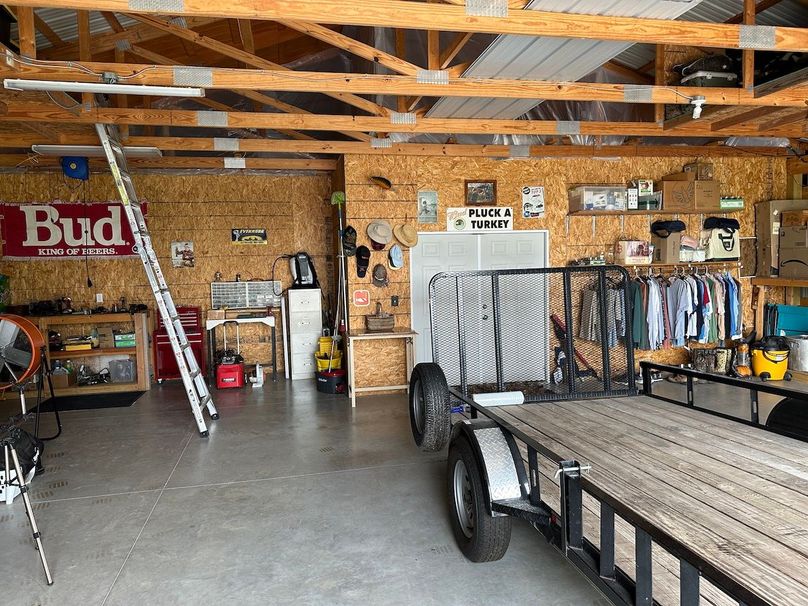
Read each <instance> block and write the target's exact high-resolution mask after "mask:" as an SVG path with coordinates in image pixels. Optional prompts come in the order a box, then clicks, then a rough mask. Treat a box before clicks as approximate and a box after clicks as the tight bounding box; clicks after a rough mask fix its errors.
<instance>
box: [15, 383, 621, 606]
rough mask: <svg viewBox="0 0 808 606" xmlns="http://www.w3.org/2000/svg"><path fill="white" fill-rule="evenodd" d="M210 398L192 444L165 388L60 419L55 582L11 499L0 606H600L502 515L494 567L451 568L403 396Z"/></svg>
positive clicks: (50, 536) (447, 539) (524, 528)
mask: <svg viewBox="0 0 808 606" xmlns="http://www.w3.org/2000/svg"><path fill="white" fill-rule="evenodd" d="M215 396H216V398H217V405H218V407H219V410H220V413H221V419H220V420H219V421H218V422H216V423H214V424H213V425H212V427H211V435H210V437H209V438H208V439H202V438H199V437H198V435H197V433H196V427H195V425H194V423H193V421H192V417H191V414H190V411H189V410H188V407H187V404H186V403H185V399H184V395H183V392H182V390H181V389H180V388H179V386H178V385H176V384H175V385H164V386H161V387H155V388H154V389H152V390H151V391H150V392H149V393H148V394H147V395H145V396H144V397H143V398H141V399H140V400H139V401H138V402H137V403H136V404H135V405H134V406H133V407H131V408H117V409H106V410H93V411H77V412H70V413H64V414H63V422H64V433H63V435H62V436H61V437H60V438H59V439H57V440H55V441H53V442H49V443H48V445H47V447H46V451H45V465H46V467H47V471H46V473H45V475H42V476H40V477H37V478H36V479H35V481H34V484H33V486H32V496H33V500H34V502H35V513H36V516H37V521H38V522H39V524H40V527H41V529H42V532H43V536H44V541H45V548H46V553H47V555H48V558H49V560H50V564H51V569H52V571H53V575H54V578H55V584H54V585H53V586H52V587H47V586H46V585H45V583H44V576H43V574H42V570H41V569H40V566H39V562H38V558H37V555H36V552H35V551H34V550H33V548H32V547H31V538H30V531H29V529H28V526H27V522H26V518H25V514H24V511H23V507H22V502H21V501H20V500H19V499H17V500H16V501H15V503H14V504H13V505H12V506H9V507H6V506H5V505H0V578H2V579H4V581H5V583H4V585H5V588H4V590H3V592H2V603H3V604H4V605H6V604H13V605H18V604H19V605H24V606H30V605H45V604H54V605H55V604H58V605H72V604H77V605H78V604H80V605H90V604H109V605H112V604H127V605H128V604H137V605H139V606H145V605H149V606H151V605H155V604H171V605H174V604H200V603H203V602H204V603H211V604H225V603H226V604H239V605H247V604H261V605H266V604H317V605H330V604H363V605H366V604H374V605H375V604H419V605H424V604H436V605H443V604H463V605H473V604H541V605H542V606H596V605H597V606H601V605H605V604H606V601H605V599H604V598H603V597H601V596H600V594H599V593H598V592H596V591H595V590H594V589H593V588H592V586H590V585H589V584H588V582H587V581H586V580H585V579H584V577H583V576H582V575H580V574H579V573H578V572H577V571H576V570H575V569H574V568H573V567H572V566H571V565H569V564H568V563H567V562H566V560H564V559H563V558H562V557H561V556H560V555H559V554H558V553H557V552H556V551H555V550H554V549H552V548H551V547H549V546H548V545H547V544H546V542H545V541H544V539H543V538H542V537H541V536H540V535H539V534H538V533H537V532H536V531H534V530H533V529H532V528H531V527H530V526H529V525H528V524H526V523H524V522H520V521H518V520H515V521H514V532H513V538H512V541H511V546H510V549H509V551H508V553H507V555H506V556H505V558H504V559H503V560H501V561H500V562H496V563H492V564H471V563H470V562H468V561H467V560H465V559H464V558H463V556H462V555H461V554H460V552H459V551H458V549H457V547H456V546H455V543H454V539H453V537H452V534H451V529H450V527H449V522H448V514H447V508H446V489H445V486H444V483H445V459H446V453H445V452H444V453H440V454H435V455H426V454H423V453H421V452H420V451H419V450H418V449H417V448H416V447H415V446H414V444H413V443H412V438H411V435H410V428H409V420H408V416H407V407H406V399H405V397H404V396H378V397H369V398H361V399H360V400H359V401H358V406H357V408H356V410H355V411H352V410H351V408H350V405H349V403H348V400H347V399H346V398H344V397H336V396H324V395H322V394H318V393H317V392H316V390H315V389H314V385H313V383H309V382H295V383H294V384H291V383H283V382H281V383H279V384H276V385H273V384H271V383H268V384H266V386H265V388H264V389H263V390H262V391H260V390H251V389H249V388H248V389H246V390H241V391H229V392H219V393H216V394H215ZM48 416H50V415H48ZM51 429H52V423H51V421H50V419H49V420H48V422H47V423H46V424H45V427H44V433H46V434H47V433H48V432H49V431H51Z"/></svg>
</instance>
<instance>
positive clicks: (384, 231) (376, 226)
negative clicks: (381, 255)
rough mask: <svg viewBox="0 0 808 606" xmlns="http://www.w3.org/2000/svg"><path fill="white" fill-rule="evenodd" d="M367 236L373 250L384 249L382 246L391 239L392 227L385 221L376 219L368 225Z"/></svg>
mask: <svg viewBox="0 0 808 606" xmlns="http://www.w3.org/2000/svg"><path fill="white" fill-rule="evenodd" d="M368 237H369V238H370V240H371V245H372V246H373V250H384V247H385V246H387V245H388V244H389V243H390V240H392V239H393V229H392V228H391V227H390V224H389V223H388V222H387V221H384V220H382V219H376V220H375V221H371V222H370V225H368Z"/></svg>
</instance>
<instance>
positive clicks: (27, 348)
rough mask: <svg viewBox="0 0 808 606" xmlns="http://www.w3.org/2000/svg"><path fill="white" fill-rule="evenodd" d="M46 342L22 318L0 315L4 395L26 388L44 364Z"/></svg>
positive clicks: (0, 371)
mask: <svg viewBox="0 0 808 606" xmlns="http://www.w3.org/2000/svg"><path fill="white" fill-rule="evenodd" d="M44 346H45V338H44V337H43V336H42V333H41V332H40V331H39V329H38V328H37V327H36V325H35V324H34V323H33V322H31V321H30V320H27V319H25V318H22V317H20V316H13V315H11V314H0V391H4V390H6V389H8V388H9V387H13V386H15V385H22V384H23V383H24V382H25V381H27V380H28V379H29V378H31V376H33V375H34V374H35V373H36V371H37V370H39V366H40V364H42V348H43V347H44Z"/></svg>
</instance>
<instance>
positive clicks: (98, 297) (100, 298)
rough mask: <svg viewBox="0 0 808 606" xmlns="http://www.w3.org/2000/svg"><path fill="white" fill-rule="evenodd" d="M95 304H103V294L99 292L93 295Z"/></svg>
mask: <svg viewBox="0 0 808 606" xmlns="http://www.w3.org/2000/svg"><path fill="white" fill-rule="evenodd" d="M95 302H96V303H103V302H104V293H101V292H97V293H95Z"/></svg>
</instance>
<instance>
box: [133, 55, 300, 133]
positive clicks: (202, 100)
mask: <svg viewBox="0 0 808 606" xmlns="http://www.w3.org/2000/svg"><path fill="white" fill-rule="evenodd" d="M128 52H130V53H132V54H133V55H138V56H140V57H142V58H144V59H146V60H147V61H154V62H155V63H158V64H162V65H178V63H177V62H176V61H174V60H173V59H171V58H170V57H166V56H165V55H161V54H159V53H155V52H154V51H150V50H147V49H145V48H142V47H140V46H137V45H134V46H132V47H131V48H130V49H129V51H128ZM259 94H260V93H259ZM261 96H262V97H263V96H264V95H261ZM194 101H196V102H197V103H199V104H200V105H205V106H206V107H210V108H211V109H215V110H218V111H232V110H233V108H232V107H230V106H229V105H225V104H224V103H218V102H217V101H213V100H212V99H208V98H207V97H198V98H197V97H194ZM279 132H281V134H284V135H286V136H287V137H291V138H292V139H313V137H312V136H310V135H307V134H305V133H299V132H297V131H295V130H284V131H279Z"/></svg>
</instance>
